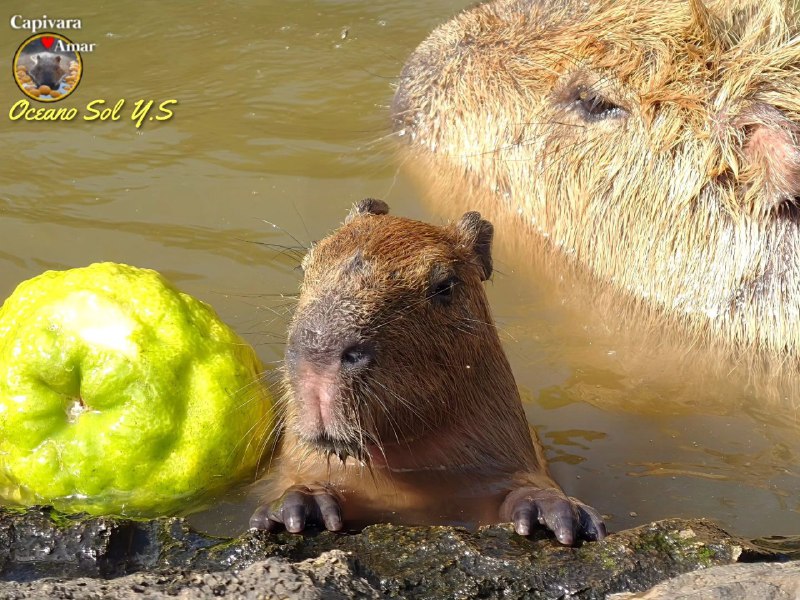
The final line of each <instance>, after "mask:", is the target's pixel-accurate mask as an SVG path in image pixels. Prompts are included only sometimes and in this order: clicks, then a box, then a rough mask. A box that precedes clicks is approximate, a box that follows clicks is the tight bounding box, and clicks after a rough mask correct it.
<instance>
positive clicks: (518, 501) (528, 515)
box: [500, 487, 606, 546]
mask: <svg viewBox="0 0 800 600" xmlns="http://www.w3.org/2000/svg"><path fill="white" fill-rule="evenodd" d="M500 519H501V520H502V521H504V522H508V521H511V522H513V523H514V530H515V531H516V532H517V533H518V534H520V535H530V533H531V531H532V530H533V528H534V527H535V526H536V524H537V523H538V524H539V525H543V526H545V527H547V528H548V529H549V530H551V531H552V532H553V533H554V534H555V536H556V539H557V540H558V541H559V542H560V543H562V544H564V545H566V546H571V545H573V544H574V543H575V541H576V540H578V539H585V540H589V541H596V540H602V539H603V538H604V537H605V536H606V526H605V524H604V523H603V519H602V517H601V516H600V515H599V514H598V513H597V511H596V510H594V509H593V508H592V507H591V506H587V505H586V504H584V503H583V502H580V501H579V500H577V499H575V498H569V497H567V496H566V495H564V493H562V492H561V491H560V490H557V489H554V488H549V489H548V488H544V489H543V488H537V487H522V488H519V489H516V490H514V491H512V492H511V493H509V494H508V496H506V499H505V500H504V501H503V504H502V506H501V507H500Z"/></svg>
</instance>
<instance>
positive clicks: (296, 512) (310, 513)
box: [250, 485, 342, 533]
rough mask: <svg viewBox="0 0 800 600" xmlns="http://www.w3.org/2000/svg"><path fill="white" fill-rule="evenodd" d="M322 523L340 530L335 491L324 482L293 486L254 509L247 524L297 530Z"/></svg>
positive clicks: (294, 531) (326, 526)
mask: <svg viewBox="0 0 800 600" xmlns="http://www.w3.org/2000/svg"><path fill="white" fill-rule="evenodd" d="M309 524H313V525H317V526H323V527H325V529H327V530H329V531H340V530H341V529H342V511H341V508H340V500H339V498H338V497H337V495H336V493H335V492H333V491H332V490H331V489H329V488H328V487H326V486H324V485H311V486H304V485H294V486H292V487H290V488H289V489H287V490H286V491H285V492H284V493H283V495H282V496H281V497H280V498H278V499H277V500H275V501H274V502H271V503H269V504H264V505H262V506H260V507H258V508H257V509H256V511H255V512H254V513H253V516H252V517H250V527H254V528H256V529H264V530H266V531H277V530H278V529H280V528H281V527H285V528H286V531H288V532H289V533H300V532H301V531H303V530H304V529H305V528H306V525H309Z"/></svg>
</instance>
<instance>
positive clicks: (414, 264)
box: [250, 199, 605, 544]
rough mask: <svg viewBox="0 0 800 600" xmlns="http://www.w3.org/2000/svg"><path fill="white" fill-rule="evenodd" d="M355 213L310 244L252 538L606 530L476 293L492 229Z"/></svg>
mask: <svg viewBox="0 0 800 600" xmlns="http://www.w3.org/2000/svg"><path fill="white" fill-rule="evenodd" d="M387 213H388V207H387V206H386V204H385V203H383V202H381V201H379V200H371V199H370V200H365V201H362V202H360V203H359V204H357V205H356V206H355V207H354V208H353V210H352V211H351V213H350V216H349V217H348V219H347V221H346V222H345V225H344V226H343V227H341V228H340V229H339V230H337V231H336V232H334V233H333V234H331V235H330V236H329V237H327V238H325V239H323V240H322V241H321V242H319V243H318V244H316V245H315V246H314V247H313V248H312V249H311V250H310V251H309V252H308V254H307V255H306V257H305V259H304V261H303V270H304V278H303V283H302V286H301V291H300V298H299V301H298V305H297V309H296V312H295V314H294V317H293V319H292V322H291V324H290V326H289V340H288V345H287V348H286V365H285V385H286V393H287V398H286V402H287V406H286V415H285V425H286V426H285V431H284V435H283V439H282V442H281V449H280V455H279V458H278V464H277V470H276V472H275V473H274V474H273V475H271V476H270V477H269V479H267V481H266V485H267V487H268V489H267V491H266V493H265V497H264V504H263V506H261V507H260V508H259V509H258V510H257V511H256V512H255V514H254V515H253V516H252V518H251V520H250V523H251V525H252V526H254V527H258V528H262V529H268V530H273V529H275V528H277V527H280V526H285V527H286V529H287V530H288V531H290V532H299V531H302V530H303V529H304V528H305V526H306V524H307V523H310V522H313V523H315V524H318V525H324V526H325V527H326V528H327V529H330V530H333V531H337V530H340V529H342V528H343V527H344V525H345V524H347V525H364V524H368V523H376V522H393V523H406V524H444V523H449V524H464V525H473V526H474V525H478V524H485V523H496V522H500V521H512V522H513V523H514V527H515V529H516V531H517V532H518V533H520V534H523V535H527V534H529V533H531V532H532V531H533V530H534V529H535V527H536V525H537V523H539V524H542V525H544V526H546V527H547V528H549V529H550V530H552V531H553V533H554V534H555V536H556V538H557V539H558V540H559V541H560V542H561V543H564V544H572V543H574V542H575V541H577V540H578V539H579V538H583V539H589V540H595V539H600V538H602V537H603V536H604V535H605V527H604V525H603V522H602V519H601V518H600V517H599V516H598V514H597V513H596V512H595V511H594V510H593V509H591V508H589V507H588V506H586V505H584V504H582V503H581V502H579V501H577V500H575V499H573V498H568V497H567V496H565V494H564V492H563V491H562V490H561V489H560V488H559V487H558V485H557V484H556V483H555V481H553V479H552V478H551V477H550V475H549V473H548V471H547V468H546V465H545V462H544V458H543V456H542V453H541V450H540V448H539V446H538V442H537V441H536V439H535V436H533V435H532V433H531V431H530V429H529V427H528V424H527V422H526V419H525V414H524V412H523V409H522V404H521V402H520V397H519V393H518V391H517V387H516V384H515V382H514V377H513V375H512V373H511V368H510V366H509V364H508V361H507V360H506V357H505V354H504V353H503V349H502V347H501V345H500V339H499V337H498V335H497V331H496V329H495V326H494V324H493V322H492V317H491V314H490V311H489V306H488V303H487V299H486V295H485V293H484V290H483V285H482V282H483V281H484V280H486V279H488V278H489V276H490V275H491V273H492V257H491V242H492V235H493V228H492V225H491V224H490V223H489V222H488V221H485V220H483V219H481V217H480V215H479V214H478V213H475V212H471V213H467V214H465V215H464V216H463V217H462V218H461V220H460V221H458V222H457V223H455V224H453V225H450V226H448V227H437V226H434V225H429V224H426V223H421V222H419V221H412V220H409V219H403V218H400V217H394V216H390V215H388V214H387Z"/></svg>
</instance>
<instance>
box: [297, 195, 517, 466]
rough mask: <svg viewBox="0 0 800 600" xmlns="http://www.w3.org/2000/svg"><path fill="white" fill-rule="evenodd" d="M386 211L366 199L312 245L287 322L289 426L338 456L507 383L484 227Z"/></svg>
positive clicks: (404, 434) (401, 437) (409, 434)
mask: <svg viewBox="0 0 800 600" xmlns="http://www.w3.org/2000/svg"><path fill="white" fill-rule="evenodd" d="M387 213H388V207H387V206H386V204H385V203H384V202H382V201H379V200H373V199H368V200H364V201H362V202H360V203H358V204H356V205H355V207H354V208H353V210H352V211H351V213H350V215H349V216H348V218H347V220H346V221H345V224H344V225H343V226H342V227H341V228H340V229H339V230H337V231H335V232H334V233H333V234H331V235H330V236H328V237H326V238H325V239H323V240H322V241H320V242H318V243H317V244H315V245H314V246H313V247H312V249H311V250H309V252H308V254H307V255H306V257H305V259H304V260H303V265H302V266H303V271H304V277H303V283H302V286H301V289H300V297H299V300H298V305H297V309H296V312H295V314H294V317H293V319H292V322H291V324H290V327H289V341H288V345H287V349H286V370H285V371H286V384H287V387H288V390H289V394H290V403H289V412H288V414H289V419H290V421H289V426H290V427H292V428H293V429H294V431H295V433H296V434H297V435H298V436H299V437H300V439H301V440H303V441H305V442H307V443H310V444H312V445H313V446H316V447H317V448H320V449H322V450H324V451H326V452H329V453H334V454H337V455H338V456H339V457H340V458H342V459H344V458H346V457H347V456H348V455H352V456H355V457H357V458H360V459H362V460H368V459H369V456H370V453H372V454H374V453H375V452H376V451H380V449H381V447H382V446H383V444H389V443H398V442H399V443H402V442H407V441H411V440H413V439H415V438H418V437H421V436H423V435H424V434H425V433H427V432H429V431H431V430H435V429H437V428H439V427H441V425H442V424H443V423H448V422H452V421H453V412H454V411H458V414H463V413H464V412H465V410H466V409H465V407H466V406H474V407H479V406H481V405H482V404H483V403H485V402H486V401H485V398H482V397H481V396H482V394H483V392H482V390H484V389H485V388H487V387H491V386H494V387H495V388H496V389H495V391H494V393H495V394H508V386H509V385H510V386H512V387H513V385H514V384H513V377H512V376H511V374H510V369H509V367H508V363H507V361H506V359H505V356H504V354H503V352H502V349H501V348H500V344H499V339H498V337H497V333H496V332H495V329H494V326H493V324H492V320H491V316H490V313H489V308H488V304H487V300H486V296H485V293H484V291H483V287H482V281H483V280H485V279H487V278H488V277H489V276H490V274H491V272H492V259H491V253H490V246H491V240H492V226H491V224H490V223H489V222H487V221H484V220H482V219H481V218H480V215H479V214H478V213H475V212H472V213H467V214H465V215H464V216H463V217H462V218H461V220H460V221H458V222H457V223H454V224H452V225H450V226H447V227H437V226H434V225H429V224H427V223H422V222H419V221H412V220H409V219H403V218H400V217H394V216H390V215H388V214H387ZM509 381H510V383H509Z"/></svg>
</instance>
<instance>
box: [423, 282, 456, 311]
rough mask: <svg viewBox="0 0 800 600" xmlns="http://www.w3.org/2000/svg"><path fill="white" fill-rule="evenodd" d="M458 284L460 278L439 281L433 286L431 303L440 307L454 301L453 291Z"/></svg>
mask: <svg viewBox="0 0 800 600" xmlns="http://www.w3.org/2000/svg"><path fill="white" fill-rule="evenodd" d="M456 284H458V278H457V277H455V276H450V277H448V278H447V279H444V280H442V281H439V282H438V283H435V284H434V285H433V286H431V292H430V294H429V296H430V299H431V302H434V303H436V304H440V305H447V304H450V303H451V302H452V301H453V291H454V289H455V287H456Z"/></svg>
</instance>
